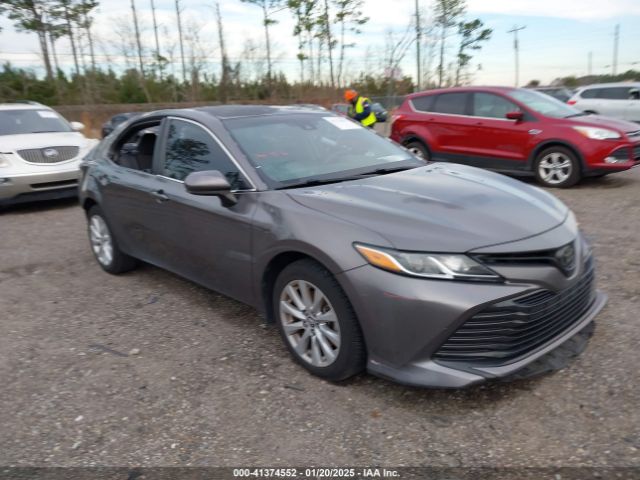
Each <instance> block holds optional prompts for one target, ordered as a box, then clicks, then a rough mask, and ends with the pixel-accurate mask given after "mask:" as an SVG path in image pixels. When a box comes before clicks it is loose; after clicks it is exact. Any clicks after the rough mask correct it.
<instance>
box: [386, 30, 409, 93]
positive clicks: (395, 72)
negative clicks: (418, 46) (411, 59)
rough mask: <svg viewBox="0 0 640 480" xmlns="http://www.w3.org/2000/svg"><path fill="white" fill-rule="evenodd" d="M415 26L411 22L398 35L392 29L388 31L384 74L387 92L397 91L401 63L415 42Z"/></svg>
mask: <svg viewBox="0 0 640 480" xmlns="http://www.w3.org/2000/svg"><path fill="white" fill-rule="evenodd" d="M414 33H415V32H414V27H413V25H412V24H411V23H410V24H409V25H408V26H407V28H406V29H405V30H404V32H403V33H401V34H400V35H396V34H395V33H393V32H392V31H388V32H387V36H386V43H385V54H384V76H385V77H386V79H387V82H388V85H387V94H388V95H389V96H391V95H393V94H394V92H395V81H396V78H397V77H399V76H400V68H399V67H400V64H401V63H402V60H404V57H405V56H406V55H407V52H408V51H409V49H410V48H411V45H413V42H415V40H416V37H415V35H414Z"/></svg>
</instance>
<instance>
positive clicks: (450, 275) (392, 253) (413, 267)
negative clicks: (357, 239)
mask: <svg viewBox="0 0 640 480" xmlns="http://www.w3.org/2000/svg"><path fill="white" fill-rule="evenodd" d="M354 247H355V249H356V250H357V251H358V252H359V253H360V255H362V256H363V257H364V258H365V260H367V261H368V262H369V263H370V264H371V265H373V266H375V267H378V268H382V269H383V270H387V271H389V272H394V273H400V274H404V275H411V276H414V277H426V278H439V279H443V280H476V281H478V280H479V281H491V282H495V281H499V280H501V277H500V275H498V274H496V273H495V272H493V271H492V270H490V269H488V268H487V267H485V266H484V265H482V264H480V263H478V262H476V261H475V260H473V259H472V258H470V257H467V256H466V255H461V254H450V253H422V252H402V251H399V250H391V249H388V248H380V247H372V246H369V245H361V244H357V243H356V244H354Z"/></svg>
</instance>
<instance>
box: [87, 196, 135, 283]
mask: <svg viewBox="0 0 640 480" xmlns="http://www.w3.org/2000/svg"><path fill="white" fill-rule="evenodd" d="M87 222H88V229H89V241H90V242H91V251H92V252H93V255H94V257H95V258H96V260H97V261H98V264H99V265H100V266H101V267H102V269H103V270H104V271H105V272H109V273H112V274H114V275H116V274H119V273H124V272H128V271H129V270H133V269H134V268H135V267H136V265H137V261H136V259H135V258H133V257H131V256H129V255H127V254H126V253H124V252H122V250H120V248H119V247H118V242H117V241H116V238H115V237H114V235H113V233H112V231H111V228H110V227H109V224H108V223H107V220H106V218H105V216H104V213H102V210H101V209H100V207H98V206H97V205H94V206H93V207H91V208H90V209H89V212H88V213H87Z"/></svg>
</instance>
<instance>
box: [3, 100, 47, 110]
mask: <svg viewBox="0 0 640 480" xmlns="http://www.w3.org/2000/svg"><path fill="white" fill-rule="evenodd" d="M43 109H44V110H51V109H50V108H49V107H47V106H46V105H40V104H39V103H22V102H16V103H0V110H43Z"/></svg>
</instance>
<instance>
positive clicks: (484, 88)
mask: <svg viewBox="0 0 640 480" xmlns="http://www.w3.org/2000/svg"><path fill="white" fill-rule="evenodd" d="M513 90H519V89H518V88H516V87H504V86H479V87H451V88H436V89H434V90H425V91H423V92H416V93H412V94H410V95H407V98H415V97H421V96H422V95H437V94H439V93H452V92H489V93H509V92H512V91H513Z"/></svg>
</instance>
